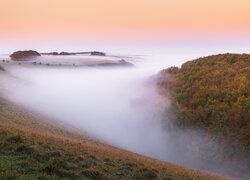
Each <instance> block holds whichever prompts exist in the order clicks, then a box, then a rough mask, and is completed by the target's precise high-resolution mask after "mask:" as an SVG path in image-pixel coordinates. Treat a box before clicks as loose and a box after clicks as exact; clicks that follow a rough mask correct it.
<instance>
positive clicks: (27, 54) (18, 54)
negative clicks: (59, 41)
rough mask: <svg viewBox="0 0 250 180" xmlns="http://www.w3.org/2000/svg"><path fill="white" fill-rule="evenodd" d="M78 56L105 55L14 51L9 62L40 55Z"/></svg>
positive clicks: (98, 54)
mask: <svg viewBox="0 0 250 180" xmlns="http://www.w3.org/2000/svg"><path fill="white" fill-rule="evenodd" d="M79 54H86V55H91V56H106V53H104V52H99V51H90V52H65V51H62V52H60V53H58V52H49V53H38V52H37V51H34V50H25V51H16V52H14V53H12V54H11V55H10V58H11V60H14V61H18V60H30V59H33V58H35V57H38V56H41V55H52V56H66V55H79Z"/></svg>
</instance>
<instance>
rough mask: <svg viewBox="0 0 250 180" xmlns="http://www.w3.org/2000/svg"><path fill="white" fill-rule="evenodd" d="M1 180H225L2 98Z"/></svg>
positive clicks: (0, 107)
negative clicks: (100, 138)
mask: <svg viewBox="0 0 250 180" xmlns="http://www.w3.org/2000/svg"><path fill="white" fill-rule="evenodd" d="M0 179H1V180H7V179H11V180H12V179H17V180H18V179H20V180H21V179H22V180H24V179H42V180H49V179H51V180H52V179H55V180H57V179H58V180H59V179H87V180H88V179H135V180H137V179H138V180H140V179H145V180H146V179H166V180H176V179H177V180H178V179H179V180H182V179H197V180H198V179H227V178H225V177H221V176H216V175H213V174H209V173H205V172H201V171H198V170H194V169H190V168H186V167H182V166H177V165H174V164H171V163H166V162H162V161H159V160H156V159H152V158H149V157H145V156H142V155H138V154H135V153H132V152H129V151H125V150H122V149H119V148H116V147H113V146H110V145H106V144H103V143H100V142H98V141H95V140H92V139H90V138H88V137H86V136H83V135H80V134H78V133H72V132H71V131H69V130H65V129H62V128H61V127H59V126H55V125H52V124H50V123H49V121H48V120H46V119H43V118H42V117H40V116H38V115H35V114H30V113H29V112H26V111H24V110H22V109H20V108H19V107H17V106H14V105H13V104H10V103H8V102H7V101H5V100H3V99H1V98H0Z"/></svg>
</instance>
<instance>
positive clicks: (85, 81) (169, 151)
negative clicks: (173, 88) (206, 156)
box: [1, 54, 227, 174]
mask: <svg viewBox="0 0 250 180" xmlns="http://www.w3.org/2000/svg"><path fill="white" fill-rule="evenodd" d="M196 57H197V55H190V54H189V55H181V56H180V55H175V56H174V55H170V56H159V55H158V56H145V57H143V56H141V57H137V58H134V59H132V60H131V62H132V63H134V64H135V65H136V67H135V68H117V67H116V68H93V67H92V68H90V67H75V68H73V67H71V68H53V67H49V68H46V67H39V66H32V67H30V66H29V67H26V66H22V65H14V66H8V67H5V69H6V71H7V72H8V73H9V74H10V75H11V77H12V79H9V80H8V83H6V82H5V83H4V84H2V85H1V86H3V89H4V90H5V91H4V92H5V93H4V95H5V96H6V98H8V99H9V100H11V101H13V102H15V103H17V104H19V105H21V106H23V107H25V108H27V109H30V110H32V111H35V112H39V113H41V114H43V115H45V116H48V117H51V118H53V119H56V120H58V121H59V122H61V123H65V124H68V125H70V126H72V127H74V128H76V129H78V130H80V131H81V132H82V133H84V134H88V135H89V136H90V137H93V138H95V139H98V140H101V141H103V142H105V143H108V144H111V145H114V146H117V147H121V148H124V149H127V150H130V151H133V152H136V153H140V154H143V155H147V156H150V157H154V158H158V159H161V160H164V161H170V162H174V163H178V164H182V165H188V166H190V167H195V168H199V169H203V170H211V171H214V172H217V173H222V174H223V172H225V173H226V174H227V170H224V169H223V168H222V167H221V169H219V170H218V169H217V170H216V167H217V166H216V167H215V166H214V164H216V163H217V162H215V163H209V162H208V161H206V160H205V161H204V160H202V159H199V158H197V157H198V156H201V155H202V154H199V155H197V153H198V152H195V153H196V155H194V154H192V153H188V154H187V153H186V152H185V149H183V147H180V146H178V145H177V142H176V139H177V137H178V135H180V134H182V135H183V134H184V135H185V136H186V141H187V144H188V143H190V144H195V146H197V147H199V144H202V143H203V144H204V143H207V142H208V141H207V140H206V141H205V139H203V138H202V136H201V135H202V132H199V131H189V132H183V131H180V130H178V129H172V130H171V132H170V131H168V130H166V128H165V127H164V125H163V123H164V120H165V119H164V118H165V117H164V112H163V111H164V109H166V108H167V107H168V104H169V100H168V99H166V98H164V97H162V96H161V95H160V94H159V93H158V91H157V88H156V84H155V81H153V80H154V79H153V76H154V75H156V74H157V73H158V72H159V71H160V70H161V69H164V68H167V67H169V66H173V65H177V66H180V64H182V63H183V62H185V61H186V60H191V59H194V58H196ZM69 61H70V57H69ZM209 146H210V147H214V149H216V148H217V145H216V144H214V143H213V144H211V143H210V144H209ZM215 151H216V150H215Z"/></svg>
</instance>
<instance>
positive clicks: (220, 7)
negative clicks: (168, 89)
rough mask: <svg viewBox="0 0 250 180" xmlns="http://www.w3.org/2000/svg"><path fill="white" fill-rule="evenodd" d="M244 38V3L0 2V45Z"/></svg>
mask: <svg viewBox="0 0 250 180" xmlns="http://www.w3.org/2000/svg"><path fill="white" fill-rule="evenodd" d="M249 37H250V1H249V0H0V40H1V42H2V43H3V42H5V43H6V42H9V43H25V42H26V43H28V42H33V43H35V42H42V41H62V42H64V43H66V42H67V41H71V42H74V41H75V42H76V43H77V42H78V41H79V42H80V41H83V40H84V41H86V42H94V41H101V42H105V41H112V40H113V41H118V40H119V41H128V42H129V41H130V40H131V41H132V40H133V41H137V40H138V41H144V40H147V41H182V40H187V41H191V40H192V41H193V40H199V39H207V40H209V39H211V38H212V39H215V40H216V39H223V38H224V39H226V38H231V39H236V40H239V39H243V40H244V39H250V38H249ZM1 42H0V43H1Z"/></svg>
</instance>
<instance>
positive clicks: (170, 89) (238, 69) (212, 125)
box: [158, 54, 250, 173]
mask: <svg viewBox="0 0 250 180" xmlns="http://www.w3.org/2000/svg"><path fill="white" fill-rule="evenodd" d="M249 79H250V55H248V54H220V55H213V56H208V57H203V58H199V59H196V60H193V61H189V62H187V63H185V64H183V65H182V66H181V68H177V67H171V68H168V69H165V70H163V71H162V72H161V73H160V77H159V80H158V83H159V86H160V89H161V93H162V94H163V95H164V96H165V97H168V98H170V99H171V105H170V107H169V108H167V109H166V111H165V113H166V121H165V123H166V124H167V125H168V127H169V126H174V127H178V128H180V129H183V130H187V129H193V130H199V131H201V132H203V136H204V137H205V138H208V139H210V140H211V141H213V142H214V143H219V144H220V148H219V149H216V150H213V149H208V148H211V146H210V147H209V145H207V144H206V143H207V142H205V143H204V144H203V145H201V146H200V147H199V149H198V151H199V153H202V152H203V154H204V156H205V157H207V158H209V159H211V160H221V161H222V162H229V163H232V164H234V166H233V167H234V168H236V169H237V170H240V171H242V172H244V173H246V172H248V173H249V172H250V159H249V157H250V97H249V93H250V81H249ZM180 139H181V138H180ZM180 142H181V143H185V142H183V141H181V140H180ZM187 146H188V144H187Z"/></svg>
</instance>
